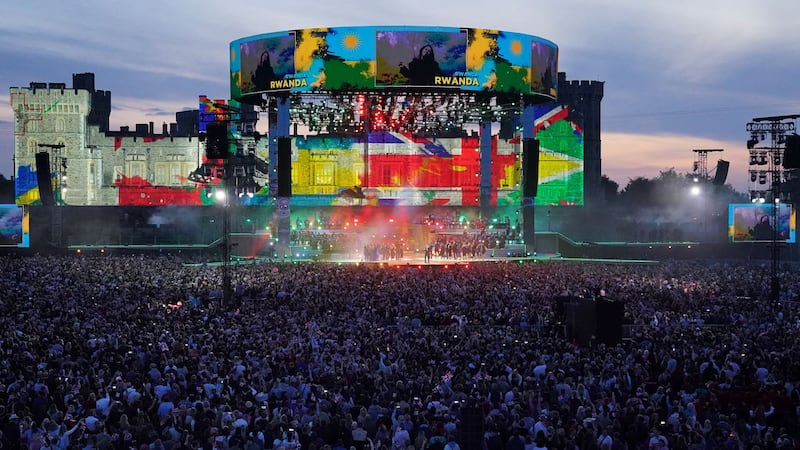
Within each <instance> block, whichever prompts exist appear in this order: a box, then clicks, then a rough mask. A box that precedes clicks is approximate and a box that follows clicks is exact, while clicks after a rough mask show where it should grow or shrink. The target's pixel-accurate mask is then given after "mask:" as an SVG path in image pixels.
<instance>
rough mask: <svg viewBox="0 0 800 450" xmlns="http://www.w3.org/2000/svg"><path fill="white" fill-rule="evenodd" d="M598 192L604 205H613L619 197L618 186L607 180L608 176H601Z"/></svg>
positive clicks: (609, 179)
mask: <svg viewBox="0 0 800 450" xmlns="http://www.w3.org/2000/svg"><path fill="white" fill-rule="evenodd" d="M600 191H601V192H602V193H603V199H604V200H605V201H606V203H614V202H615V201H616V200H617V196H618V195H619V194H618V191H619V184H617V182H616V181H614V180H612V179H611V178H608V175H603V176H601V177H600Z"/></svg>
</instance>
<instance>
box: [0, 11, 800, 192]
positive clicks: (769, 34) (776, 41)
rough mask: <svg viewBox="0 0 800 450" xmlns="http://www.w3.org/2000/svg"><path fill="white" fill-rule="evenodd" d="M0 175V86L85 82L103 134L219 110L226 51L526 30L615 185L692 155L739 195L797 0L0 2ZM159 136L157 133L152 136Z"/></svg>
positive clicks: (792, 107) (688, 163) (785, 53)
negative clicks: (324, 36) (725, 166)
mask: <svg viewBox="0 0 800 450" xmlns="http://www.w3.org/2000/svg"><path fill="white" fill-rule="evenodd" d="M0 17H3V20H2V21H0V61H2V63H0V87H2V88H3V89H4V92H5V94H3V95H0V174H3V175H5V176H6V177H10V176H11V175H12V174H13V149H14V129H13V112H12V110H11V108H10V106H9V94H8V88H10V87H25V86H28V85H29V83H30V82H31V81H42V82H64V83H67V86H71V83H72V74H74V73H83V72H93V73H94V74H95V86H96V88H97V89H103V90H110V91H111V99H112V113H111V128H112V129H119V127H120V126H126V125H128V126H131V127H133V126H134V125H135V124H136V123H147V122H150V121H152V122H154V123H156V124H161V123H163V122H174V120H175V112H176V111H181V110H185V109H196V108H197V97H198V95H200V94H204V95H208V96H209V97H211V98H219V99H227V98H229V97H230V91H229V81H228V80H229V64H228V60H229V57H228V55H229V51H228V49H229V44H230V42H231V41H234V40H236V39H239V38H243V37H247V36H251V35H255V34H261V33H270V32H275V31H282V30H291V29H298V28H310V27H338V26H359V25H418V26H454V27H475V28H493V29H500V30H504V31H512V32H519V33H524V34H532V35H536V36H540V37H543V38H545V39H548V40H550V41H553V42H554V43H555V44H557V45H558V47H559V71H561V72H566V74H567V78H568V79H570V80H595V81H602V82H604V83H605V96H604V98H603V102H602V116H601V117H602V119H601V120H602V128H601V139H602V173H603V174H605V175H607V176H608V177H609V178H611V179H612V180H613V181H615V182H617V183H618V184H619V185H620V188H623V187H624V186H625V185H627V183H628V182H629V181H630V180H631V179H634V178H637V177H640V176H643V177H647V178H652V177H655V176H658V174H659V173H660V172H661V171H663V170H667V169H670V168H674V169H675V170H676V171H677V172H679V173H690V172H692V170H693V163H694V161H696V159H697V154H696V153H695V152H693V151H692V150H694V149H724V151H723V152H714V153H710V154H709V157H708V168H709V171H710V173H711V175H712V176H713V173H714V172H713V171H714V169H715V166H716V164H717V160H718V159H724V160H726V161H729V162H730V171H729V174H728V177H727V182H728V183H729V184H731V185H733V187H734V188H735V189H737V190H738V191H740V192H746V191H748V190H749V189H750V188H755V187H756V185H754V184H753V183H751V182H750V177H749V175H748V172H747V170H748V161H749V154H748V151H747V147H746V141H747V139H748V138H749V136H748V134H747V132H746V131H745V126H746V124H747V122H749V121H750V120H751V119H753V118H755V117H764V116H777V115H788V114H800V86H799V84H800V1H797V0H761V1H757V0H672V1H670V2H663V1H651V0H639V1H631V0H561V1H558V2H554V1H550V2H542V1H540V0H504V1H496V2H491V1H477V0H458V1H454V0H437V1H435V2H431V1H430V0H403V1H402V2H386V1H383V0H338V1H336V2H320V1H306V0H293V1H291V2H254V1H251V0H247V1H245V0H228V1H226V2H219V1H208V0H169V1H161V2H155V1H152V0H139V1H135V2H122V1H118V0H71V1H68V2H65V1H63V0H37V1H35V2H32V1H30V0H3V1H2V2H1V3H0ZM157 128H158V127H157Z"/></svg>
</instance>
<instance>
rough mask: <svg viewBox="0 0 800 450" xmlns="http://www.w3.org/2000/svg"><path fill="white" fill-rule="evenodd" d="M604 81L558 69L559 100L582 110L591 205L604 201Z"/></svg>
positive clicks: (586, 188)
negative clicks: (579, 77)
mask: <svg viewBox="0 0 800 450" xmlns="http://www.w3.org/2000/svg"><path fill="white" fill-rule="evenodd" d="M604 84H605V83H604V82H602V81H586V80H581V81H567V77H566V74H565V73H564V72H559V73H558V102H559V103H561V104H562V105H567V106H569V108H570V109H572V110H574V111H576V112H579V113H580V115H579V118H580V116H582V118H583V123H579V124H578V125H579V126H581V127H583V133H584V134H583V136H584V164H585V166H584V194H585V196H586V197H585V204H586V205H587V206H594V205H597V204H598V203H599V202H602V201H603V198H602V189H600V178H601V176H602V164H601V151H600V150H601V149H600V103H601V101H602V100H603V87H604Z"/></svg>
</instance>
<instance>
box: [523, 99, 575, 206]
mask: <svg viewBox="0 0 800 450" xmlns="http://www.w3.org/2000/svg"><path fill="white" fill-rule="evenodd" d="M581 123H582V120H580V116H579V114H577V113H576V112H575V111H572V110H571V109H570V108H569V107H567V106H563V105H559V104H556V103H551V104H547V105H540V106H536V119H535V121H534V132H535V136H536V139H537V140H539V189H538V192H537V195H536V199H535V204H537V205H553V206H556V205H560V206H578V205H583V204H584V153H583V152H584V141H583V128H582V127H581Z"/></svg>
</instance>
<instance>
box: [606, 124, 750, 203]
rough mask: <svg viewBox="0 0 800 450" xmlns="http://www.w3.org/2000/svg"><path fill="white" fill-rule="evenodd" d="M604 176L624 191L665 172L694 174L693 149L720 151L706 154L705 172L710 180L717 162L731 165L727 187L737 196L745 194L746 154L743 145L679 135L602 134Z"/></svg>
mask: <svg viewBox="0 0 800 450" xmlns="http://www.w3.org/2000/svg"><path fill="white" fill-rule="evenodd" d="M601 145H602V158H603V160H602V165H603V174H604V175H607V176H608V177H609V178H610V179H612V180H614V181H615V182H617V184H619V185H620V189H622V188H624V187H625V186H626V185H627V184H628V182H629V181H630V180H631V179H633V178H637V177H640V176H641V177H645V178H655V177H657V176H658V175H659V173H661V172H662V171H664V170H668V169H675V171H676V172H678V173H694V170H693V165H694V162H695V161H696V160H697V158H698V154H697V153H696V152H694V151H693V150H695V149H723V150H724V151H723V152H709V153H707V155H708V157H707V169H708V172H709V175H710V176H711V177H713V176H714V169H715V167H716V165H717V161H718V160H720V159H723V160H726V161H729V162H730V170H729V171H728V177H727V182H726V184H730V185H732V186H733V187H734V189H736V190H737V191H739V192H747V191H748V183H749V180H750V179H749V176H748V172H747V169H748V164H749V153H748V152H747V150H746V149H744V142H743V141H742V142H739V141H722V140H717V139H709V138H702V137H697V136H691V135H680V134H636V133H613V132H611V133H603V135H602V144H601Z"/></svg>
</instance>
